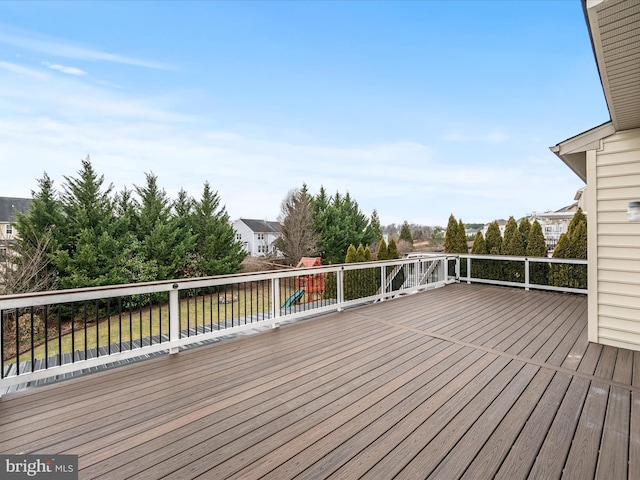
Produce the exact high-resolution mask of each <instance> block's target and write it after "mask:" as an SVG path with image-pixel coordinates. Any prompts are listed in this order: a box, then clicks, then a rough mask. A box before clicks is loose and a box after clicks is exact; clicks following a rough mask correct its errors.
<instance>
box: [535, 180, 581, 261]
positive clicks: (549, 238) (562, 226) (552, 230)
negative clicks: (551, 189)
mask: <svg viewBox="0 0 640 480" xmlns="http://www.w3.org/2000/svg"><path fill="white" fill-rule="evenodd" d="M585 191H586V187H583V188H581V189H580V190H578V192H577V193H576V196H575V197H574V200H576V201H575V202H574V203H572V204H571V205H569V206H566V207H563V208H561V209H560V210H556V211H555V212H543V213H537V212H533V213H532V214H531V216H530V217H529V221H530V222H531V223H533V222H534V221H535V220H537V221H538V223H539V224H540V226H541V227H542V233H543V234H544V239H545V241H546V243H547V248H548V249H549V250H551V251H552V250H553V249H554V248H556V245H557V244H558V240H559V239H560V235H562V234H563V233H565V232H566V231H567V230H568V228H569V224H570V223H571V220H572V219H573V216H574V215H575V214H576V212H577V211H578V208H580V209H582V212H583V213H584V214H585V215H586V214H587V210H586V209H585V207H584V200H585V197H586V194H585Z"/></svg>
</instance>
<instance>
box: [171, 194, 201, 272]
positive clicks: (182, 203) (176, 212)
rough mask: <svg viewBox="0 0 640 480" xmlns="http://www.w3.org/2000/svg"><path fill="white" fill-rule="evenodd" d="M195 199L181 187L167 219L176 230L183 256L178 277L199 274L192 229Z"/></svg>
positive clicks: (194, 237)
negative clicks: (171, 213) (170, 214)
mask: <svg viewBox="0 0 640 480" xmlns="http://www.w3.org/2000/svg"><path fill="white" fill-rule="evenodd" d="M194 204H195V201H194V200H193V198H191V197H190V196H189V195H188V194H187V192H186V191H185V190H184V189H183V188H181V189H180V191H179V192H178V197H177V198H176V200H175V201H174V202H173V215H172V216H171V219H170V221H169V223H170V227H171V229H172V230H173V231H174V232H176V235H177V236H176V241H177V243H178V244H179V245H181V253H180V254H181V255H182V256H183V259H182V261H181V262H180V266H179V267H178V270H177V272H176V277H178V278H192V277H197V276H198V275H199V268H200V267H199V260H198V254H197V252H196V236H195V233H194V230H193V222H192V220H193V215H192V214H193V207H194Z"/></svg>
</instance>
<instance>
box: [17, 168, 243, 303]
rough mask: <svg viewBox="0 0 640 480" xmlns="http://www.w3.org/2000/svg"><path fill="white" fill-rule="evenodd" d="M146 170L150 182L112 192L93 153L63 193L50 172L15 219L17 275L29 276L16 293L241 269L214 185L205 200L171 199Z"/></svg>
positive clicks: (205, 193) (185, 195) (181, 196)
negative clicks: (26, 272) (96, 167)
mask: <svg viewBox="0 0 640 480" xmlns="http://www.w3.org/2000/svg"><path fill="white" fill-rule="evenodd" d="M145 175H146V183H145V184H144V185H142V186H135V185H134V187H133V190H129V189H127V188H126V187H125V188H124V189H123V190H122V191H121V192H118V193H114V188H113V185H112V184H110V185H106V184H105V181H104V175H99V174H98V173H97V172H96V171H95V170H94V168H93V166H92V164H91V160H90V158H89V157H87V158H86V159H85V160H83V161H82V168H81V169H80V170H79V171H78V172H77V175H76V176H64V177H63V178H64V182H63V184H62V189H61V190H60V191H58V190H56V188H55V187H54V183H53V181H52V180H51V179H50V178H49V176H48V175H47V174H46V172H45V173H44V175H43V177H42V178H41V179H39V180H38V181H37V182H38V189H37V190H36V191H32V192H31V193H32V203H31V206H30V209H29V211H28V212H27V213H26V214H18V215H17V220H16V222H15V223H16V227H17V231H18V232H19V237H18V239H17V243H16V245H15V253H16V256H15V258H14V260H15V267H14V268H13V273H14V275H15V274H16V273H17V272H21V271H23V269H25V268H28V269H29V271H30V272H31V275H29V276H28V278H23V279H22V281H21V282H22V283H21V284H20V285H16V282H14V284H13V285H12V286H10V288H12V289H13V291H14V292H12V293H15V291H37V290H45V289H47V290H51V289H58V288H77V287H93V286H100V285H113V284H124V283H135V282H144V281H156V280H167V279H172V278H186V277H200V276H210V275H222V274H229V273H234V272H236V271H237V270H238V269H239V267H240V264H241V263H242V261H243V259H244V258H245V256H246V253H245V251H244V250H243V248H242V245H241V243H240V242H239V241H237V240H236V236H235V231H234V229H233V227H232V226H231V224H230V222H229V216H228V214H227V212H226V208H225V206H224V205H222V204H221V199H220V197H219V195H218V193H217V192H216V191H214V190H212V188H211V186H210V184H209V183H208V182H205V183H204V187H203V190H202V194H201V196H200V198H199V199H194V198H192V197H190V196H189V194H188V193H187V192H186V191H184V190H181V191H180V192H179V193H178V196H177V198H176V199H171V198H169V196H168V195H167V194H166V192H165V191H164V190H163V189H162V188H161V187H160V186H159V185H158V179H157V177H156V176H155V175H154V174H153V173H147V174H145ZM34 259H39V264H38V265H34ZM5 288H9V287H7V286H6V287H5ZM7 293H9V292H7Z"/></svg>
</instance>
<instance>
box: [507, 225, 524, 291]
mask: <svg viewBox="0 0 640 480" xmlns="http://www.w3.org/2000/svg"><path fill="white" fill-rule="evenodd" d="M502 254H503V255H510V256H523V255H524V254H525V249H524V243H523V242H522V234H521V233H520V230H519V229H518V224H517V223H516V220H515V218H513V217H509V220H508V221H507V225H506V226H505V230H504V241H503V244H502ZM502 267H503V273H504V279H505V280H506V281H508V282H524V264H523V263H522V262H515V261H514V262H511V261H507V262H504V264H503V266H502Z"/></svg>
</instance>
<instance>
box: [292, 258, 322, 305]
mask: <svg viewBox="0 0 640 480" xmlns="http://www.w3.org/2000/svg"><path fill="white" fill-rule="evenodd" d="M319 266H322V261H321V259H320V257H302V258H301V259H300V261H299V262H298V265H296V268H311V267H319ZM324 277H325V274H324V273H316V274H309V275H300V276H298V277H296V290H295V291H294V292H293V293H292V294H291V296H290V297H289V298H287V301H286V302H284V304H283V305H282V308H289V307H292V306H294V305H299V304H300V302H301V300H302V298H303V297H305V294H306V297H305V298H306V302H307V303H309V302H313V301H316V300H322V294H323V293H324Z"/></svg>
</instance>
